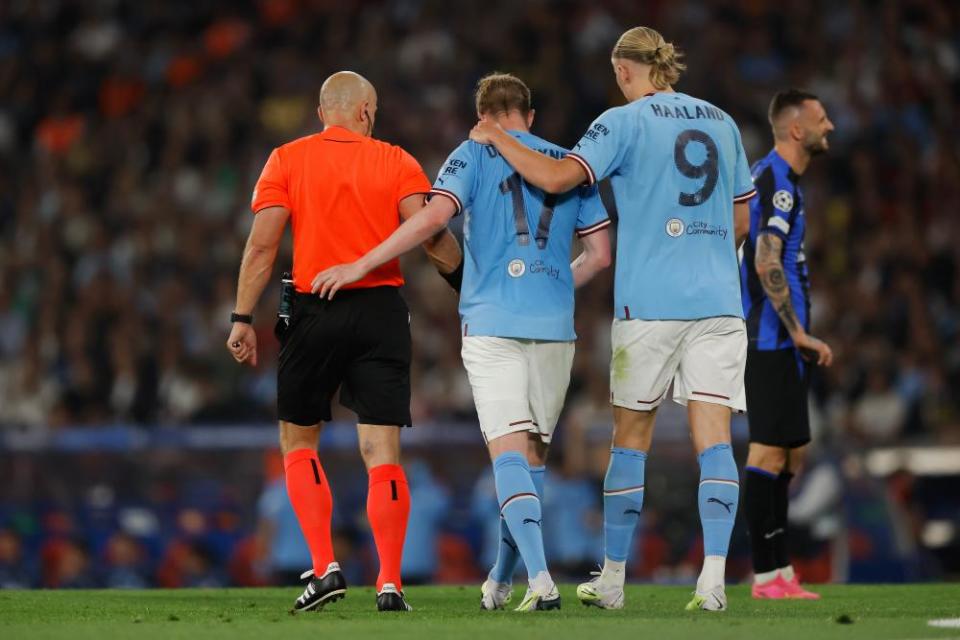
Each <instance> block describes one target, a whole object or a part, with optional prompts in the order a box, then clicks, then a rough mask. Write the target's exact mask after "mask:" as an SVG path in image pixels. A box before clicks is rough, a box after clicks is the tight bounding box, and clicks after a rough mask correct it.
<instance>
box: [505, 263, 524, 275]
mask: <svg viewBox="0 0 960 640" xmlns="http://www.w3.org/2000/svg"><path fill="white" fill-rule="evenodd" d="M526 271H527V265H526V264H525V263H524V262H523V260H511V261H510V264H508V265H507V275H509V276H510V277H511V278H519V277H520V276H522V275H523V274H524V273H525V272H526Z"/></svg>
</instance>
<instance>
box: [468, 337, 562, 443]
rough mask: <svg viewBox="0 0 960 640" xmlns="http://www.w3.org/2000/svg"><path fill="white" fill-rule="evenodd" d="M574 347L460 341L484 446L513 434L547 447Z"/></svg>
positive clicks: (491, 340)
mask: <svg viewBox="0 0 960 640" xmlns="http://www.w3.org/2000/svg"><path fill="white" fill-rule="evenodd" d="M573 353H574V343H573V342H572V341H571V342H556V341H545V340H524V339H518V338H497V337H492V336H466V337H464V338H463V348H462V349H461V351H460V354H461V356H462V357H463V365H464V367H466V369H467V377H468V378H469V379H470V386H471V388H472V389H473V400H474V403H475V404H476V406H477V417H478V418H479V419H480V431H481V432H482V433H483V439H484V441H485V442H488V443H489V442H490V441H491V440H495V439H496V438H499V437H501V436H505V435H507V434H509V433H516V432H518V431H529V432H531V433H535V434H537V435H538V436H539V437H540V439H541V440H542V441H543V442H545V443H547V444H549V443H550V440H551V439H552V438H553V432H554V430H555V429H556V428H557V420H558V419H559V418H560V411H561V410H562V409H563V401H564V399H565V398H566V395H567V386H569V384H570V367H571V366H572V365H573Z"/></svg>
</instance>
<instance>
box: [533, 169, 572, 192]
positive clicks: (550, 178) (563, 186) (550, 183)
mask: <svg viewBox="0 0 960 640" xmlns="http://www.w3.org/2000/svg"><path fill="white" fill-rule="evenodd" d="M568 182H569V181H568V180H566V179H565V178H564V176H563V175H562V174H561V173H560V172H558V171H551V172H550V173H548V174H547V175H546V176H544V179H543V185H541V188H542V189H543V190H544V191H546V192H547V193H552V194H555V195H560V194H561V193H566V192H567V191H570V189H572V188H573V187H574V186H576V185H570V184H568Z"/></svg>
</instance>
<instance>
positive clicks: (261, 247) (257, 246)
mask: <svg viewBox="0 0 960 640" xmlns="http://www.w3.org/2000/svg"><path fill="white" fill-rule="evenodd" d="M277 248H278V243H276V242H270V241H267V240H261V239H258V238H250V241H249V242H248V243H247V259H248V260H267V259H269V260H273V256H274V255H276V253H277Z"/></svg>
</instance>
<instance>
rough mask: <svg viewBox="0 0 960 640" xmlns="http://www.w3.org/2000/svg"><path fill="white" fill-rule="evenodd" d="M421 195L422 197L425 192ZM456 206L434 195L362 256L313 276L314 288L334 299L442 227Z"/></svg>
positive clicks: (315, 291) (451, 215)
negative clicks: (344, 288) (336, 295)
mask: <svg viewBox="0 0 960 640" xmlns="http://www.w3.org/2000/svg"><path fill="white" fill-rule="evenodd" d="M409 197H414V196H409ZM420 198H421V199H422V196H420ZM456 210H457V209H456V206H455V205H454V204H453V202H451V201H450V200H448V199H447V198H432V199H431V200H430V202H428V203H427V204H426V206H424V207H423V208H422V209H420V211H419V212H418V213H416V214H415V215H411V216H410V219H409V220H407V222H405V223H404V224H401V225H400V228H399V229H397V230H396V231H394V232H393V233H392V234H390V237H389V238H387V239H386V240H384V241H383V242H381V243H380V244H378V245H377V246H376V247H374V248H373V249H372V250H371V251H369V252H368V253H367V254H365V255H364V256H363V257H361V258H360V259H358V260H356V261H354V262H351V263H348V264H339V265H336V266H333V267H330V268H329V269H326V270H325V271H321V272H320V273H318V274H317V275H316V277H315V278H314V279H313V283H312V288H311V290H312V291H313V293H316V294H319V295H320V297H321V298H329V299H331V300H332V299H333V296H334V295H335V294H336V293H337V291H339V290H340V289H341V288H343V287H344V286H346V285H348V284H352V283H354V282H356V281H358V280H360V279H361V278H363V277H364V276H366V275H367V274H368V273H370V272H371V271H373V270H374V269H376V268H377V267H379V266H380V265H382V264H383V263H385V262H388V261H390V260H393V259H394V258H396V257H398V256H400V255H402V254H404V253H406V252H407V251H409V250H410V249H413V248H414V247H416V246H417V245H418V244H423V243H424V242H426V241H427V240H428V239H429V238H431V237H433V236H435V235H436V234H437V233H439V232H441V231H443V229H444V228H445V227H446V226H447V222H448V221H449V220H450V218H452V217H453V214H454V213H456Z"/></svg>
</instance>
